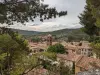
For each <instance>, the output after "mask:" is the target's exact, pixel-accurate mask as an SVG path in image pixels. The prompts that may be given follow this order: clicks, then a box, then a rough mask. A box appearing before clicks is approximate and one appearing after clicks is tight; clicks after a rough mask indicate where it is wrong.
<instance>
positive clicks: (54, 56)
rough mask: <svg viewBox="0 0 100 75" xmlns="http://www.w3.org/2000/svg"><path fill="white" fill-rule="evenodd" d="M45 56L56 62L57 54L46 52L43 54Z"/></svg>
mask: <svg viewBox="0 0 100 75" xmlns="http://www.w3.org/2000/svg"><path fill="white" fill-rule="evenodd" d="M42 55H43V56H46V57H48V58H49V59H52V60H56V58H57V56H56V54H55V53H51V52H44V53H42Z"/></svg>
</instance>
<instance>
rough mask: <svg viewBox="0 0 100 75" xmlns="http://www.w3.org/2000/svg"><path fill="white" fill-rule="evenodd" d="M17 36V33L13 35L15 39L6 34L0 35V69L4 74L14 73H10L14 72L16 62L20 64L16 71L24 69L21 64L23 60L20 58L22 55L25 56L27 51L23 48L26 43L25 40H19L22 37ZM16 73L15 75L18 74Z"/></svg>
mask: <svg viewBox="0 0 100 75" xmlns="http://www.w3.org/2000/svg"><path fill="white" fill-rule="evenodd" d="M14 35H16V34H14ZM17 36H18V34H17V35H16V37H15V38H16V40H13V39H12V37H11V36H9V35H8V34H2V35H0V49H1V50H0V61H2V62H0V65H1V66H0V69H2V73H4V74H10V75H14V74H12V73H16V70H15V68H16V67H18V65H16V64H17V63H19V64H20V66H19V72H18V73H19V74H20V73H21V72H23V71H24V68H25V67H23V66H21V65H23V63H22V62H24V61H23V58H22V57H23V55H24V57H26V56H27V51H26V50H25V49H26V47H25V46H27V43H26V42H25V41H23V42H21V41H20V40H22V39H21V38H22V37H19V36H18V37H17ZM20 42H21V43H20ZM22 43H23V44H22ZM24 44H25V45H24ZM11 68H12V69H11ZM20 68H21V69H20ZM17 69H18V68H17ZM18 73H16V74H15V75H18Z"/></svg>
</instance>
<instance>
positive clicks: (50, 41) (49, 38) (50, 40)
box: [47, 34, 52, 46]
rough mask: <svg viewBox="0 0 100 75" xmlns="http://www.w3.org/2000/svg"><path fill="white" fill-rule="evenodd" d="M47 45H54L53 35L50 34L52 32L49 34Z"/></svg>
mask: <svg viewBox="0 0 100 75" xmlns="http://www.w3.org/2000/svg"><path fill="white" fill-rule="evenodd" d="M47 45H48V46H51V45H52V35H50V34H49V35H48V36H47Z"/></svg>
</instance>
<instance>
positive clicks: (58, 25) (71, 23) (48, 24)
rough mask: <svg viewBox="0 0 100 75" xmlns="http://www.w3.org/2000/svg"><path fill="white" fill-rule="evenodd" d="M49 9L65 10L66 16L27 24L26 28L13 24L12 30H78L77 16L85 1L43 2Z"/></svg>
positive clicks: (59, 0) (52, 0)
mask: <svg viewBox="0 0 100 75" xmlns="http://www.w3.org/2000/svg"><path fill="white" fill-rule="evenodd" d="M44 3H45V4H49V5H50V7H56V8H57V10H58V11H61V10H67V11H68V15H66V16H64V17H60V18H56V19H51V20H49V21H45V22H39V21H38V20H36V21H35V22H29V23H27V24H26V26H23V25H20V24H15V25H13V26H11V27H12V28H17V29H24V30H33V31H43V32H44V31H54V30H58V29H64V28H79V27H81V25H80V24H79V19H78V15H79V14H80V13H81V12H82V11H83V10H84V6H85V0H44Z"/></svg>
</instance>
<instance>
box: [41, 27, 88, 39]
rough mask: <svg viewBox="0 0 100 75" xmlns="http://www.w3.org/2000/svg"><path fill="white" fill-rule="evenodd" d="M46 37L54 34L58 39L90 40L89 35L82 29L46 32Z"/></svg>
mask: <svg viewBox="0 0 100 75" xmlns="http://www.w3.org/2000/svg"><path fill="white" fill-rule="evenodd" d="M42 34H44V35H47V34H52V35H54V36H56V37H58V38H59V39H66V38H69V39H71V40H72V39H73V40H82V39H84V40H87V39H88V37H89V36H88V35H87V34H86V33H84V32H83V31H82V29H80V28H78V29H62V30H57V31H53V32H45V33H42Z"/></svg>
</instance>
